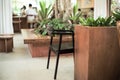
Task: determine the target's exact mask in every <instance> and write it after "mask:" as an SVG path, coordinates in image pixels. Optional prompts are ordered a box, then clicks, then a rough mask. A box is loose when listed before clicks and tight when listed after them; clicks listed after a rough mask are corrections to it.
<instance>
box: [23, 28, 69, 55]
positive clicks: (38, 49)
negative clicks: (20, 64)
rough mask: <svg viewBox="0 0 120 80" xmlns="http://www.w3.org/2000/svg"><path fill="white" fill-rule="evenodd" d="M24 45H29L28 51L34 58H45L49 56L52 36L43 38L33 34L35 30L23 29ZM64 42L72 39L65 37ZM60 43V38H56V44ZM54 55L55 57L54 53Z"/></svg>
mask: <svg viewBox="0 0 120 80" xmlns="http://www.w3.org/2000/svg"><path fill="white" fill-rule="evenodd" d="M21 32H22V35H23V39H24V44H27V45H28V49H29V50H30V53H31V55H32V57H44V56H48V50H49V43H50V42H49V41H50V36H41V35H36V34H35V33H34V32H33V29H22V30H21ZM63 40H64V42H66V41H70V40H71V37H68V36H67V37H65V38H63ZM57 41H58V37H56V39H55V41H54V42H57ZM52 55H54V54H53V53H52Z"/></svg>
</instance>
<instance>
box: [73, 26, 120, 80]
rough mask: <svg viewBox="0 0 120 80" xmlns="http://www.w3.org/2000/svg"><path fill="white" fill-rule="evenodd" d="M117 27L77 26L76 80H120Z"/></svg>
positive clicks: (119, 51) (119, 49)
mask: <svg viewBox="0 0 120 80" xmlns="http://www.w3.org/2000/svg"><path fill="white" fill-rule="evenodd" d="M119 66H120V48H119V44H118V36H117V28H116V27H84V26H75V72H74V74H75V79H74V80H119V76H120V68H119Z"/></svg>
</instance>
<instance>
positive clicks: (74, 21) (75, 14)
mask: <svg viewBox="0 0 120 80" xmlns="http://www.w3.org/2000/svg"><path fill="white" fill-rule="evenodd" d="M80 16H81V12H78V5H77V4H76V5H74V6H73V10H72V13H71V14H70V16H69V19H70V21H71V22H72V24H77V23H78V22H79V17H80Z"/></svg>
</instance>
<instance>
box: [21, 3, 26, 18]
mask: <svg viewBox="0 0 120 80" xmlns="http://www.w3.org/2000/svg"><path fill="white" fill-rule="evenodd" d="M21 15H22V16H24V15H26V6H25V5H23V7H22V8H21Z"/></svg>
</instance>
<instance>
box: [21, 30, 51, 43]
mask: <svg viewBox="0 0 120 80" xmlns="http://www.w3.org/2000/svg"><path fill="white" fill-rule="evenodd" d="M21 32H22V35H23V39H24V44H34V43H45V42H46V41H49V40H50V37H49V36H41V35H40V34H35V33H34V31H33V29H21Z"/></svg>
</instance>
